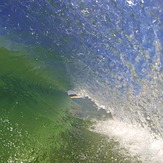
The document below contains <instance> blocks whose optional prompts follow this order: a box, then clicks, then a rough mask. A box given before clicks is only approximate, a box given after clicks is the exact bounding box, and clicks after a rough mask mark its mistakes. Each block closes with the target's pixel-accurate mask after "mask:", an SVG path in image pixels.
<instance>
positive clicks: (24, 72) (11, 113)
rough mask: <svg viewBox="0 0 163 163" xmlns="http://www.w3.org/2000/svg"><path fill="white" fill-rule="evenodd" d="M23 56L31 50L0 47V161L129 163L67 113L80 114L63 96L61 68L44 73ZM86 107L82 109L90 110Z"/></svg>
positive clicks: (114, 144)
mask: <svg viewBox="0 0 163 163" xmlns="http://www.w3.org/2000/svg"><path fill="white" fill-rule="evenodd" d="M5 41H6V40H5V39H4V42H5ZM19 46H20V45H19ZM15 47H16V45H15ZM21 47H23V46H21ZM29 51H33V52H37V49H34V48H31V49H30V50H28V51H26V49H24V50H22V49H21V50H20V49H17V50H16V49H14V50H11V49H8V48H6V47H5V46H3V47H1V48H0V65H1V69H0V98H1V101H0V114H1V118H0V122H1V123H0V131H1V132H0V140H1V146H0V151H1V155H0V161H1V162H3V163H5V162H14V163H15V162H16V163H19V162H23V163H26V162H32V163H34V162H41V163H42V162H45V163H50V162H51V163H54V162H55V163H63V162H65V163H73V162H74V163H76V162H97V161H98V162H99V163H100V162H108V163H109V162H117V161H120V160H121V161H125V162H130V159H129V158H126V157H124V156H123V155H122V154H120V152H119V151H118V150H116V148H117V146H118V143H117V142H114V140H110V141H109V142H108V141H107V140H105V138H104V137H103V136H100V135H99V134H96V133H94V132H91V131H89V130H88V127H89V126H90V125H91V123H90V122H89V121H87V120H85V121H83V120H82V119H81V118H84V116H79V115H77V114H74V113H73V112H74V110H75V111H76V113H78V112H79V113H78V114H80V113H83V114H85V111H82V110H77V109H81V108H80V107H79V106H82V101H81V102H80V103H78V104H77V103H76V102H75V101H72V100H71V99H70V98H69V97H68V96H67V89H68V86H67V85H69V87H70V84H67V82H68V81H66V80H67V78H66V75H64V77H62V79H61V78H59V79H58V77H59V76H60V75H61V73H65V72H63V69H61V71H60V73H59V72H55V71H56V70H54V71H53V72H52V71H48V68H47V67H45V65H44V64H43V62H41V61H38V60H37V61H36V60H35V58H31V57H30V54H29ZM56 69H57V67H56ZM57 71H58V69H57ZM54 74H55V75H54ZM85 102H86V101H85ZM85 102H84V101H83V104H84V103H85ZM74 103H76V105H75V104H74ZM87 103H88V104H86V103H85V105H83V108H84V109H86V107H91V106H92V107H93V105H95V104H93V103H92V102H89V100H87ZM72 106H73V108H72ZM94 107H95V108H96V106H94ZM87 109H88V108H87ZM92 110H93V109H92ZM94 110H95V111H92V112H91V111H88V112H89V114H90V115H91V114H92V113H96V112H97V111H96V110H97V109H94ZM88 112H87V113H88ZM96 114H97V113H96ZM92 116H93V114H92ZM99 116H101V115H100V114H99Z"/></svg>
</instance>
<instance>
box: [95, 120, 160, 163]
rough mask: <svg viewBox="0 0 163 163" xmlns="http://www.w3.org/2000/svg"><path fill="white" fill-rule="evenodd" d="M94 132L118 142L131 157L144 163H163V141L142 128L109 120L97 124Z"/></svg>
mask: <svg viewBox="0 0 163 163" xmlns="http://www.w3.org/2000/svg"><path fill="white" fill-rule="evenodd" d="M94 131H96V132H98V133H101V134H104V135H107V136H108V137H109V138H113V139H114V140H116V141H118V142H119V143H120V146H121V148H125V149H126V150H127V151H128V152H129V155H130V156H133V157H138V158H139V159H140V160H141V161H142V162H143V163H150V162H151V163H163V139H162V138H158V137H157V139H156V137H155V135H154V134H151V133H150V132H149V131H147V130H145V129H143V128H141V127H140V126H136V125H135V126H133V125H130V124H127V123H124V122H120V121H118V120H108V121H99V122H97V124H96V125H95V126H94Z"/></svg>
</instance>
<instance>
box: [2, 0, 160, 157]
mask: <svg viewBox="0 0 163 163" xmlns="http://www.w3.org/2000/svg"><path fill="white" fill-rule="evenodd" d="M0 36H1V38H0V43H1V45H0V46H1V49H0V52H1V55H0V58H1V61H0V64H1V67H3V68H2V69H1V70H0V75H1V76H0V77H1V78H0V88H1V90H2V91H1V93H0V97H1V99H3V101H2V103H1V108H2V109H1V110H2V111H1V112H2V117H1V119H0V121H1V122H2V123H3V124H4V125H3V126H1V128H2V127H4V126H6V127H4V128H3V130H5V132H6V133H7V132H11V130H13V128H14V127H13V126H12V123H14V121H13V122H12V117H14V116H15V117H17V114H16V111H17V112H19V109H20V108H21V107H22V105H23V106H25V105H26V104H27V103H28V101H30V102H31V104H29V103H28V105H27V108H25V107H24V110H22V116H25V115H26V119H23V120H22V119H21V118H20V117H19V118H18V122H17V123H15V124H14V126H15V130H14V131H15V132H17V133H21V131H18V129H17V124H19V123H20V124H21V122H22V121H24V122H23V123H24V124H26V123H28V119H30V121H31V125H32V124H35V126H36V128H38V129H39V127H38V126H40V125H41V124H42V125H43V126H44V125H45V124H44V123H45V121H44V120H45V119H47V120H46V125H48V124H49V123H50V124H51V125H52V124H53V123H54V122H53V119H57V118H58V117H57V118H56V117H55V116H56V115H61V117H62V115H63V114H65V111H61V112H60V111H59V110H60V109H59V108H65V107H66V106H69V107H70V101H69V100H68V99H67V98H66V97H65V92H66V90H68V89H70V88H74V89H76V90H77V91H79V92H81V94H82V93H84V94H85V95H87V96H89V97H90V98H91V99H92V100H93V101H95V103H96V104H97V105H98V106H99V107H102V108H103V109H105V110H106V111H107V112H110V114H111V115H112V117H113V119H116V120H118V122H119V121H120V122H123V123H125V124H126V123H127V124H130V125H136V126H139V127H140V128H142V129H146V130H148V131H149V132H150V133H151V134H153V135H154V136H155V137H156V138H157V137H158V138H159V137H162V136H163V49H162V45H163V1H162V0H157V1H154V0H148V1H143V0H125V1H124V0H71V1H67V0H58V1H55V0H39V1H33V0H29V1H25V0H15V1H13V0H1V2H0ZM22 53H23V55H22ZM4 56H5V57H4ZM30 60H32V63H30V62H31V61H30ZM10 61H13V62H10ZM6 65H9V66H8V67H7V68H6ZM43 67H44V68H45V69H47V71H48V73H46V72H43V71H44V70H43V69H44V68H43ZM31 74H32V75H31ZM49 76H50V77H49ZM47 81H48V82H47ZM52 81H55V83H53V82H52ZM52 83H53V84H52ZM15 88H16V89H15ZM18 88H19V89H18ZM51 88H55V89H51ZM7 90H10V93H9V94H8V91H7ZM28 92H29V93H28ZM44 93H45V94H46V95H45V94H44ZM52 96H54V97H55V99H56V100H55V101H53V98H52ZM23 98H24V99H23ZM6 99H8V100H9V99H10V100H9V101H7V100H6ZM21 101H23V103H22V104H21ZM38 101H39V102H38ZM40 101H41V102H40ZM63 101H64V102H63ZM19 103H20V105H19V106H18V104H19ZM47 103H49V104H47ZM61 103H62V104H63V105H61ZM30 105H31V106H32V107H34V106H35V105H38V106H37V107H36V106H35V107H36V108H37V109H36V110H34V111H33V109H31V108H32V107H30ZM46 105H49V110H48V109H47V110H44V109H43V106H46ZM53 105H55V111H52V110H51V108H53ZM14 107H15V108H17V109H16V110H15V109H14ZM35 107H34V108H35ZM8 108H10V109H9V110H8V111H7V109H8ZM41 108H42V109H41ZM26 110H29V111H30V112H31V114H29V112H28V114H27V113H26ZM58 112H59V113H58ZM9 113H10V114H9ZM38 113H39V114H38ZM56 113H58V114H56ZM32 114H33V115H34V116H33V118H32V117H31V115H32ZM9 116H10V117H9ZM38 117H39V118H38ZM61 117H60V118H61ZM37 118H38V119H39V122H38V123H37V122H36V119H37ZM8 119H10V121H9V120H8ZM13 119H14V118H13ZM34 119H35V120H34ZM56 121H57V120H56ZM63 126H65V125H63ZM23 127H24V126H23ZM25 127H27V126H25ZM28 127H29V126H28ZM28 127H27V128H28ZM1 130H2V129H1ZM27 130H28V129H27ZM30 130H31V129H30ZM33 130H35V129H33ZM48 131H49V130H46V131H45V132H48ZM65 131H67V130H66V128H65ZM22 132H23V131H22ZM39 132H41V129H40V131H39ZM39 132H38V133H39ZM38 133H37V134H38ZM24 134H25V133H24ZM25 135H26V136H27V137H28V134H25ZM38 135H39V134H38ZM20 137H21V135H20ZM17 139H19V138H18V137H17V138H16V137H15V138H14V140H15V144H16V143H17ZM25 139H26V140H27V139H28V138H25ZM19 140H20V142H19V143H20V144H22V142H23V140H21V139H19ZM21 141H22V142H21ZM33 141H34V142H35V143H36V144H37V142H36V140H33ZM30 143H31V142H30ZM31 144H32V143H31ZM37 145H38V149H39V148H40V146H39V144H37ZM4 147H5V145H4ZM5 148H6V151H7V150H8V149H10V150H12V148H14V144H12V143H10V145H9V147H8V148H7V147H5ZM27 149H28V147H27ZM27 149H26V150H27ZM6 153H7V152H6ZM24 153H25V151H24ZM31 153H32V151H31ZM31 153H30V152H29V155H30V154H31ZM13 157H14V156H13ZM21 157H23V156H21ZM33 157H34V156H33ZM11 159H12V158H11ZM31 159H32V158H31Z"/></svg>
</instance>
